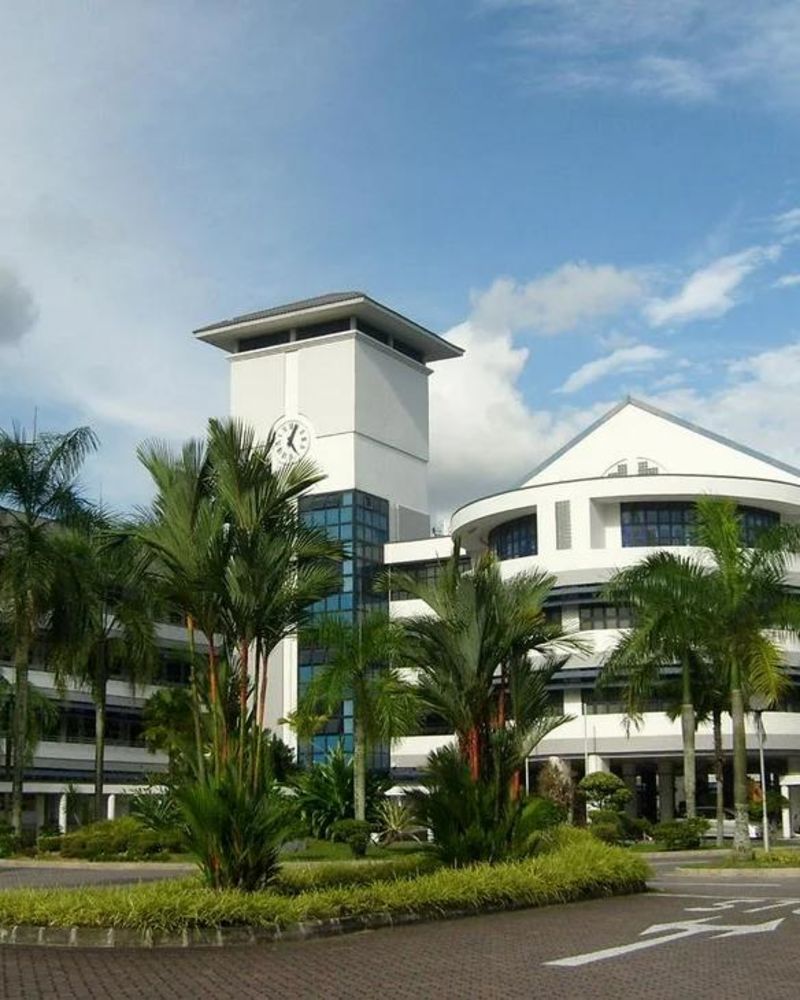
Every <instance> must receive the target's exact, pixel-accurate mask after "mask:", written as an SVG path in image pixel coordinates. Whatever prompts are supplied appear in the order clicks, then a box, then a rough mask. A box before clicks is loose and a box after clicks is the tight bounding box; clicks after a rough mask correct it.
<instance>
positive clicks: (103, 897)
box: [0, 830, 649, 933]
mask: <svg viewBox="0 0 800 1000" xmlns="http://www.w3.org/2000/svg"><path fill="white" fill-rule="evenodd" d="M558 836H559V839H560V843H561V846H560V847H558V848H557V849H556V850H554V851H553V852H552V853H549V854H545V855H542V856H540V857H536V858H526V859H525V860H523V861H514V862H506V863H503V864H498V865H486V864H482V865H474V866H470V867H469V868H464V869H461V870H457V871H454V870H452V869H449V868H439V869H437V870H436V871H433V872H431V873H429V874H425V875H420V876H418V877H415V878H395V879H392V880H391V881H373V882H371V883H370V884H368V885H358V886H351V887H346V888H345V887H341V886H334V887H331V888H327V889H323V890H318V891H312V892H301V893H299V894H297V895H283V894H281V893H279V892H275V891H274V890H267V891H265V892H257V893H248V892H241V891H238V890H235V889H228V890H224V891H220V892H213V891H212V890H211V889H209V888H207V887H205V886H203V885H202V884H200V883H199V881H198V880H195V879H190V880H185V881H181V882H175V881H170V882H157V883H147V882H145V883H139V884H138V885H127V886H107V887H97V888H90V887H86V886H83V887H81V888H79V889H63V888H62V889H34V890H31V889H8V890H5V891H4V892H2V893H0V926H3V927H9V926H14V925H15V924H33V925H47V926H51V927H73V926H81V927H131V928H136V929H141V930H144V929H148V930H150V931H153V932H156V933H159V932H175V931H178V930H180V929H182V928H192V927H226V926H227V927H230V926H242V925H246V926H253V927H276V926H277V927H286V926H287V925H289V924H292V923H295V922H297V921H300V920H326V919H331V918H334V917H344V916H348V915H357V914H368V913H388V914H398V915H399V914H408V913H418V914H421V915H423V916H441V915H446V914H448V913H452V912H463V911H472V912H476V913H477V912H480V911H481V910H485V909H487V908H491V909H497V908H509V907H520V906H545V905H547V904H549V903H566V902H570V901H572V900H578V899H587V898H592V897H598V896H610V895H614V894H620V893H625V892H641V891H643V890H644V888H645V880H646V878H647V876H648V874H649V869H648V866H647V864H646V863H645V862H644V860H643V859H642V858H641V857H640V856H637V855H635V854H631V853H630V852H628V851H625V850H622V849H620V848H617V847H609V846H608V845H606V844H601V843H600V842H599V841H598V840H596V839H595V838H593V837H592V836H591V835H590V834H588V833H587V832H586V831H581V830H565V831H563V833H562V834H559V835H558ZM351 865H352V862H351ZM354 867H355V866H354ZM362 867H365V868H369V867H374V866H372V865H363V866H362Z"/></svg>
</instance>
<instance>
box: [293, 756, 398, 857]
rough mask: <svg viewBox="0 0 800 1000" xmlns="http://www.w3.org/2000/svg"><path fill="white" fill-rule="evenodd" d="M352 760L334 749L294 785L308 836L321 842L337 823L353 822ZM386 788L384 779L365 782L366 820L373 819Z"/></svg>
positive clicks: (302, 774)
mask: <svg viewBox="0 0 800 1000" xmlns="http://www.w3.org/2000/svg"><path fill="white" fill-rule="evenodd" d="M353 781H354V773H353V760H352V758H351V757H348V755H347V754H346V753H345V752H344V750H343V748H342V747H341V746H337V747H336V748H335V749H333V750H332V751H331V752H330V753H329V754H328V757H327V759H326V760H325V761H324V762H323V763H322V764H315V765H314V766H313V767H310V768H309V769H308V770H307V771H303V772H301V773H300V774H299V775H298V776H297V777H296V778H295V779H294V782H293V785H294V788H295V791H296V794H297V804H298V806H299V809H300V815H301V816H302V819H303V822H304V824H305V827H306V831H307V833H308V834H309V835H310V836H312V837H318V838H319V839H320V840H324V839H327V838H328V837H329V836H330V829H331V827H332V826H333V824H334V823H336V822H337V820H340V819H353V818H354V810H353ZM387 787H388V782H387V781H386V779H385V778H381V777H379V776H377V775H374V774H370V775H369V776H368V778H367V816H368V817H369V818H372V817H373V816H374V815H375V809H376V807H377V805H378V803H379V802H380V801H381V800H382V799H383V796H384V793H385V791H386V789H387Z"/></svg>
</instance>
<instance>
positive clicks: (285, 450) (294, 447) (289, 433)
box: [272, 417, 311, 465]
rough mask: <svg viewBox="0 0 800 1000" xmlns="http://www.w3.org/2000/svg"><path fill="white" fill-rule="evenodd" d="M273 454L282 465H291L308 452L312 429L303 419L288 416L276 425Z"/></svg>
mask: <svg viewBox="0 0 800 1000" xmlns="http://www.w3.org/2000/svg"><path fill="white" fill-rule="evenodd" d="M274 436H275V437H274V442H273V445H272V454H273V455H274V456H275V458H276V459H277V460H278V461H279V462H280V463H281V465H290V464H291V463H292V462H297V461H299V460H300V459H301V458H303V457H304V456H305V455H307V454H308V451H309V448H310V447H311V429H310V428H309V427H308V425H307V424H306V423H304V422H303V421H302V420H298V419H297V418H296V417H288V418H286V419H284V420H281V421H280V422H279V423H278V424H276V426H275V430H274Z"/></svg>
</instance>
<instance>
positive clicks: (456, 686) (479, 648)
mask: <svg viewBox="0 0 800 1000" xmlns="http://www.w3.org/2000/svg"><path fill="white" fill-rule="evenodd" d="M459 548H460V547H459V544H458V539H456V540H455V543H454V555H453V557H452V558H451V559H450V560H448V561H447V562H445V563H442V565H441V567H440V573H439V576H438V579H437V580H436V582H435V583H433V584H430V583H425V582H420V581H419V580H417V579H415V578H414V577H413V576H411V575H409V574H402V573H400V574H396V573H392V577H391V581H392V586H396V587H399V588H400V589H403V590H405V591H407V592H408V593H410V594H411V595H412V596H413V597H415V598H417V599H418V600H421V601H424V602H425V603H426V604H427V605H428V607H429V608H430V610H431V611H432V612H433V614H430V613H427V614H423V615H418V616H415V617H412V618H407V619H404V620H403V623H402V624H403V627H404V628H405V630H406V633H407V635H408V637H409V640H410V642H409V646H408V650H407V660H408V662H409V664H410V665H411V666H412V667H413V668H414V669H415V672H416V679H417V686H418V691H419V696H420V699H421V701H422V703H423V705H424V706H425V708H426V709H428V710H429V711H431V712H435V713H436V714H437V715H439V716H441V717H442V718H444V719H445V720H446V721H447V722H448V723H449V725H450V726H451V727H452V730H453V732H454V733H455V736H456V740H457V742H458V748H459V752H460V753H461V755H462V757H463V759H464V760H465V761H466V762H467V765H468V767H469V771H470V775H471V776H472V779H473V781H480V780H489V779H490V778H491V777H492V776H493V775H494V774H495V772H496V769H497V766H498V756H497V752H496V751H497V750H498V748H499V746H500V744H501V743H502V744H503V746H504V748H505V751H506V756H505V758H504V760H505V762H504V764H503V766H504V767H508V766H515V767H516V768H517V770H516V771H514V772H513V774H512V775H510V778H511V779H513V780H514V782H515V784H516V785H517V790H518V778H517V776H518V769H519V768H520V767H521V766H522V765H523V763H524V761H525V759H526V757H527V755H528V754H529V753H530V751H531V749H532V748H533V746H535V745H536V743H537V742H538V741H539V740H540V739H542V738H543V737H544V736H545V735H546V734H547V733H548V732H550V731H551V730H552V729H554V728H556V727H557V726H559V725H561V724H562V723H563V722H564V721H566V717H565V716H562V715H556V714H553V713H552V712H551V710H550V707H549V699H548V695H547V690H546V682H547V681H548V680H549V677H550V675H551V674H552V671H553V670H554V669H555V667H556V666H557V665H559V664H560V663H561V662H563V660H564V659H565V658H566V656H567V655H568V654H569V653H571V652H575V651H579V650H582V649H585V648H586V644H585V643H583V642H581V641H579V640H578V639H577V638H576V637H575V636H573V635H570V634H568V633H565V632H564V631H563V630H562V629H561V627H560V625H556V624H554V623H552V622H550V621H548V620H547V618H546V617H545V614H544V602H545V600H546V599H547V596H548V595H549V593H550V591H551V590H552V588H553V585H554V583H555V578H554V577H552V576H549V575H547V574H545V573H540V572H538V571H537V572H531V573H522V574H519V575H517V576H515V577H513V578H512V579H510V580H504V579H503V578H502V576H501V574H500V568H499V564H498V562H497V560H496V559H495V558H494V557H493V556H492V555H486V556H484V557H482V558H481V559H480V560H478V562H477V563H476V565H475V566H474V568H472V569H469V570H465V569H464V568H463V567H462V565H461V563H460V559H459ZM515 713H516V714H515Z"/></svg>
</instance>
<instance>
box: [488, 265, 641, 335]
mask: <svg viewBox="0 0 800 1000" xmlns="http://www.w3.org/2000/svg"><path fill="white" fill-rule="evenodd" d="M643 295H644V282H643V279H642V278H641V276H640V275H639V274H637V273H636V272H634V271H630V270H624V269H620V268H617V267H614V266H613V265H611V264H599V265H594V264H587V263H568V264H563V265H562V266H561V267H559V268H557V269H556V270H555V271H551V272H550V273H549V274H544V275H542V276H541V277H538V278H534V279H533V280H532V281H529V282H527V283H524V284H520V283H519V282H516V281H514V280H512V279H511V278H498V279H497V280H496V281H495V282H494V283H493V284H492V285H491V287H490V288H489V289H488V290H487V291H485V292H481V293H480V294H479V295H477V296H475V297H474V298H473V310H472V317H471V320H472V322H473V323H474V325H475V326H477V327H479V328H481V329H486V330H506V331H508V332H510V333H513V332H515V331H520V330H524V331H526V332H530V333H535V334H542V335H549V334H557V333H565V332H567V331H569V330H574V329H575V328H576V327H579V326H581V325H582V324H585V323H588V322H591V321H592V320H596V319H599V318H602V317H606V316H611V315H614V314H615V313H617V312H619V311H620V310H621V309H623V308H624V307H626V306H629V305H631V304H633V303H635V302H638V301H639V300H640V299H641V298H642V296H643Z"/></svg>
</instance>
